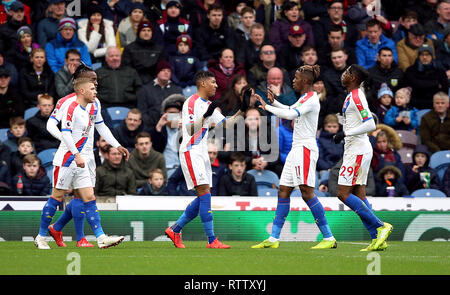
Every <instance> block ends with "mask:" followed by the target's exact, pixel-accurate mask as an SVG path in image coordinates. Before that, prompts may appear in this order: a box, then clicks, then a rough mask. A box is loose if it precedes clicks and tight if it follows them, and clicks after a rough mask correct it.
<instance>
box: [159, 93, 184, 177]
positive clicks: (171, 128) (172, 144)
mask: <svg viewBox="0 0 450 295" xmlns="http://www.w3.org/2000/svg"><path fill="white" fill-rule="evenodd" d="M185 100H186V97H185V96H184V95H182V94H177V93H176V94H172V95H169V96H168V97H166V98H165V99H164V100H163V102H162V103H161V114H162V116H161V118H160V119H159V121H158V123H157V124H156V126H155V127H154V128H152V129H151V131H150V135H151V137H152V139H153V148H154V149H155V150H156V151H158V152H160V153H162V154H163V155H164V158H165V159H166V169H167V175H168V178H170V176H171V175H172V173H173V172H174V171H175V170H176V168H177V167H179V166H180V159H179V156H178V143H179V139H180V136H181V132H180V129H181V111H182V108H183V103H184V101H185Z"/></svg>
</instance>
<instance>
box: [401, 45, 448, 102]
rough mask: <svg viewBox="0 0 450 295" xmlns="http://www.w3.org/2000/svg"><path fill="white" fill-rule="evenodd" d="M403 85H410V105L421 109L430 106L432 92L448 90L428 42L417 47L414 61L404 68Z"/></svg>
mask: <svg viewBox="0 0 450 295" xmlns="http://www.w3.org/2000/svg"><path fill="white" fill-rule="evenodd" d="M403 85H404V86H410V87H411V88H412V92H411V106H412V107H416V108H418V109H419V110H421V109H431V108H432V98H433V94H434V93H436V92H438V91H444V92H447V91H448V78H447V75H446V73H445V71H444V70H443V69H441V68H440V67H439V65H438V64H437V62H436V61H435V60H434V59H433V48H432V47H431V46H429V45H428V44H423V45H422V46H420V47H419V56H418V58H417V59H416V62H415V63H414V64H413V65H412V66H410V67H409V68H407V69H406V71H405V75H404V77H403Z"/></svg>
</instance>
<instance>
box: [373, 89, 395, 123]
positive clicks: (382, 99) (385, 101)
mask: <svg viewBox="0 0 450 295" xmlns="http://www.w3.org/2000/svg"><path fill="white" fill-rule="evenodd" d="M377 97H378V99H377V103H376V104H377V117H378V120H379V121H380V123H384V116H385V115H386V113H387V111H389V109H390V108H391V105H392V99H393V97H394V94H393V93H392V90H391V89H390V88H389V87H388V86H387V84H386V83H382V84H381V87H380V89H379V90H378V96H377Z"/></svg>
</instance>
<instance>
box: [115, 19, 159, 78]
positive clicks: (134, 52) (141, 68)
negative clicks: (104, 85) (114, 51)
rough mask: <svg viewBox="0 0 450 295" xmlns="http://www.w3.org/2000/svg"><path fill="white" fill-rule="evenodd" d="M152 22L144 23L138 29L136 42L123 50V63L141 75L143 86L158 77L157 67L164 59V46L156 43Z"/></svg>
mask: <svg viewBox="0 0 450 295" xmlns="http://www.w3.org/2000/svg"><path fill="white" fill-rule="evenodd" d="M153 33H154V28H153V25H152V23H151V22H149V21H142V22H140V23H139V25H138V28H137V37H136V40H135V41H134V42H132V43H130V44H129V45H127V46H126V47H125V48H124V50H123V55H122V63H123V64H124V65H126V66H130V67H132V68H134V69H136V71H137V72H138V74H139V77H140V78H141V80H142V84H147V83H150V82H151V81H152V80H153V79H154V78H155V76H156V74H157V72H156V65H157V64H158V61H160V60H161V59H162V58H163V49H164V48H163V46H161V45H160V44H158V43H157V42H155V41H154V38H153Z"/></svg>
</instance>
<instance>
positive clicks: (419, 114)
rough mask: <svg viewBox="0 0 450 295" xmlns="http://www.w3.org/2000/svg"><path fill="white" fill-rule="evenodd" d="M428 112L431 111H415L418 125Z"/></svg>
mask: <svg viewBox="0 0 450 295" xmlns="http://www.w3.org/2000/svg"><path fill="white" fill-rule="evenodd" d="M429 111H431V109H424V110H418V111H417V121H419V125H420V121H421V120H422V116H423V115H425V114H426V113H428V112H429Z"/></svg>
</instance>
